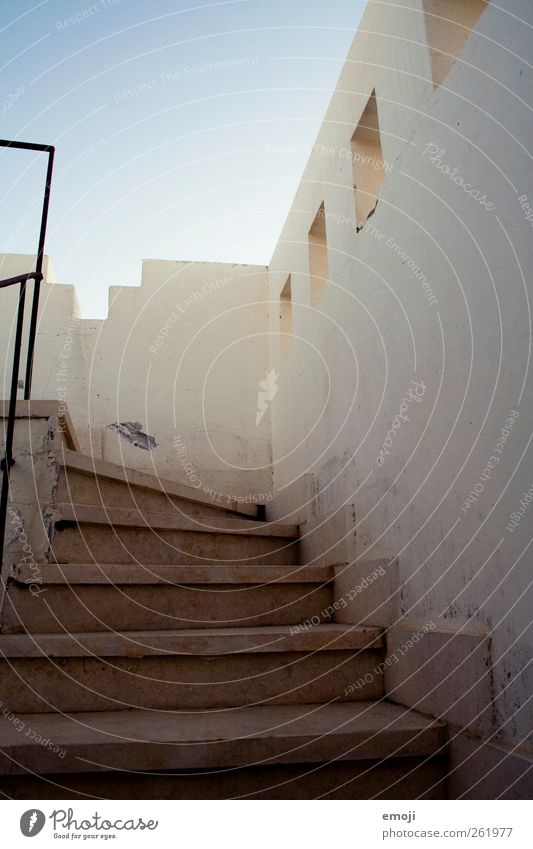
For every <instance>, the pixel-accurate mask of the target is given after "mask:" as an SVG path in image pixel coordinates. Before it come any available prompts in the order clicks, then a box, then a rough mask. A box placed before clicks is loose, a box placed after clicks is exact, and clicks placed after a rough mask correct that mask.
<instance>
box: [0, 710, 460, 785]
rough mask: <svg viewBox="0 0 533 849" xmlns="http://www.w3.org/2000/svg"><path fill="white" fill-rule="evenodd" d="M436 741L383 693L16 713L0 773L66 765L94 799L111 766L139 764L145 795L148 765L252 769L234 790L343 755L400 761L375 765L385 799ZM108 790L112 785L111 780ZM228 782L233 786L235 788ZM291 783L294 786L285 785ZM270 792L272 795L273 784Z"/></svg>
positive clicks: (4, 728)
mask: <svg viewBox="0 0 533 849" xmlns="http://www.w3.org/2000/svg"><path fill="white" fill-rule="evenodd" d="M446 741H447V732H446V727H445V726H444V724H443V723H441V722H438V721H437V720H431V719H428V718H426V717H425V716H422V715H421V714H418V713H416V712H414V711H410V710H407V709H405V708H402V707H399V706H397V705H393V704H390V703H387V702H384V701H381V702H372V701H364V702H359V703H357V704H347V703H344V704H327V705H324V704H307V705H270V706H257V707H249V708H237V709H233V710H226V711H217V712H214V713H213V712H204V711H201V712H198V711H195V712H186V713H176V712H154V711H142V710H123V711H117V712H104V713H98V712H96V713H94V712H93V713H89V712H84V713H76V714H71V715H51V714H23V715H20V716H18V727H16V726H15V724H14V723H13V722H12V721H11V722H10V721H9V720H8V718H4V719H3V720H1V721H0V750H1V751H2V752H3V753H4V760H3V762H2V765H1V766H0V771H1V772H3V773H4V774H7V775H17V774H24V772H26V771H28V772H35V773H40V774H45V775H50V776H53V775H56V774H58V773H66V774H70V775H71V777H72V776H73V774H75V773H92V774H95V773H97V774H99V778H100V783H101V788H100V790H99V791H98V795H100V794H102V795H103V796H104V797H105V796H106V795H107V794H108V793H109V792H110V791H111V790H112V788H113V787H114V785H115V781H118V782H119V784H120V781H121V776H120V774H118V773H127V774H129V773H131V772H133V773H143V772H144V773H148V772H149V773H150V775H146V776H145V788H146V792H147V794H149V796H150V798H154V796H153V795H151V794H153V793H154V792H155V787H154V783H155V785H156V787H157V784H158V779H161V780H162V782H163V783H164V782H165V779H166V776H164V775H163V776H158V775H157V774H156V775H154V772H155V773H157V772H159V771H162V770H172V771H173V772H174V773H175V772H176V771H178V773H179V771H184V772H185V771H187V772H188V773H190V771H196V770H214V771H216V770H226V771H227V770H230V771H231V772H232V773H233V779H235V772H237V773H238V774H241V775H242V777H243V778H244V777H246V776H247V775H249V771H250V770H253V769H255V770H256V778H255V781H254V783H248V785H246V784H245V783H244V781H243V782H242V785H241V787H242V789H240V792H241V793H242V794H249V793H253V792H254V790H256V789H260V788H261V786H263V787H265V786H266V787H268V783H267V781H268V770H269V768H272V767H273V766H274V765H294V764H299V765H302V764H307V765H308V769H307V773H308V774H309V775H313V773H314V772H315V769H316V767H315V768H313V765H317V764H322V765H326V764H328V763H330V762H332V761H336V762H337V763H340V762H350V763H351V764H352V767H354V766H355V764H356V763H359V776H360V777H362V774H364V768H365V767H366V768H367V770H368V767H369V766H370V765H372V767H377V766H379V765H382V766H387V765H388V764H389V763H390V762H391V761H392V763H393V764H396V765H398V764H401V763H402V761H403V763H404V768H403V770H401V769H400V770H398V769H395V770H394V769H391V770H389V771H384V772H383V773H382V774H381V781H380V782H379V784H380V785H381V786H376V785H375V784H374V786H373V791H374V793H376V792H379V791H384V790H387V789H388V790H389V792H390V793H391V796H392V798H397V796H396V795H395V794H396V793H397V792H398V789H399V788H398V784H397V783H396V782H398V779H404V780H405V779H406V777H408V776H409V773H411V771H412V768H413V759H416V760H417V761H418V765H419V766H420V765H421V761H422V759H424V760H428V761H429V762H431V761H432V760H433V759H435V758H439V757H440V758H443V757H444V755H445V750H446ZM261 769H263V770H266V775H265V776H263V780H262V782H261V781H258V778H259V775H260V771H261ZM402 773H403V774H402ZM428 773H429V774H428ZM425 775H426V779H427V780H428V782H429V783H427V784H426V785H425V786H422V787H418V786H417V787H416V789H417V790H419V791H420V793H422V792H424V791H427V790H428V789H429V788H430V787H431V783H433V782H434V781H435V780H436V781H439V780H440V779H441V778H442V774H441V772H439V771H438V770H437V771H436V770H435V769H433V770H431V771H426V773H425ZM142 777H143V776H142V775H138V776H137V778H138V779H142ZM173 777H174V778H176V779H178V780H177V781H176V785H177V788H176V786H175V789H178V791H179V795H183V796H184V798H188V796H187V795H186V794H187V792H191V791H193V792H194V786H195V784H196V785H198V784H199V783H200V784H201V783H202V782H201V781H200V782H198V780H196V781H195V780H194V778H196V779H198V774H196V776H194V774H193V776H188V777H189V779H190V787H189V788H188V787H187V779H186V778H182V779H181V782H180V781H179V776H175V775H174V776H173ZM216 777H217V781H216V782H215V784H216V786H217V788H218V789H217V791H216V792H218V793H220V791H221V789H222V788H223V787H224V773H221V772H219V773H218V774H217V776H216ZM352 778H353V776H352ZM265 779H266V780H265ZM300 782H304V784H303V785H301V784H300ZM305 782H306V771H304V770H301V772H300V780H299V782H298V784H299V785H300V789H299V793H300V794H302V792H303V790H304V787H305ZM203 783H204V784H205V781H204V782H203ZM150 784H151V789H150ZM315 784H316V782H315ZM254 785H255V786H254ZM67 786H68V784H67ZM307 786H308V785H307ZM319 787H320V788H321V789H320V792H321V793H324V792H325V791H326V790H327V789H328V788H327V786H324V782H323V781H322V782H319ZM102 788H106V789H105V790H104V789H102ZM114 789H115V792H116V791H117V787H116V786H115V787H114ZM236 789H237V788H236V787H235V785H233V789H232V793H233V794H235V795H236ZM291 789H292V792H294V789H295V788H294V786H293V787H292V788H291ZM411 790H413V785H412V784H411ZM272 791H273V792H274V793H275V792H276V788H275V787H274V788H272ZM212 792H213V787H211V793H212ZM313 792H314V793H316V790H314V791H313ZM147 797H148V796H147ZM127 798H129V796H128V797H127ZM207 798H210V796H208V797H207ZM274 798H277V797H276V796H274ZM298 798H300V796H298ZM302 798H309V797H308V796H306V795H303V796H302ZM311 798H312V797H311ZM411 798H414V797H413V796H411Z"/></svg>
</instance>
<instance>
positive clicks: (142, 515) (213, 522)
mask: <svg viewBox="0 0 533 849" xmlns="http://www.w3.org/2000/svg"><path fill="white" fill-rule="evenodd" d="M56 521H57V522H58V523H65V522H67V523H68V522H78V523H83V524H87V525H112V526H113V527H133V528H142V529H146V528H148V529H153V530H162V531H191V532H197V533H198V532H201V533H206V534H240V535H245V536H247V537H248V536H259V537H278V538H296V537H298V534H299V528H298V525H290V524H285V523H282V522H258V521H257V520H255V521H254V520H253V519H251V518H246V519H244V518H241V517H237V516H225V515H220V516H216V517H214V518H213V517H211V516H205V517H197V516H185V515H180V514H179V513H168V512H152V511H148V510H147V511H144V510H136V509H133V510H132V509H129V508H122V507H111V508H106V507H99V506H95V505H93V504H68V503H66V504H65V503H60V504H58V506H57V509H56Z"/></svg>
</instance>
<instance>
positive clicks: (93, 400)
mask: <svg viewBox="0 0 533 849" xmlns="http://www.w3.org/2000/svg"><path fill="white" fill-rule="evenodd" d="M31 262H32V259H31V257H14V256H10V257H9V258H5V261H3V259H2V258H0V264H2V267H3V269H6V268H7V267H8V266H9V268H10V269H13V268H16V271H13V273H17V272H20V271H22V270H25V269H26V267H27V268H30V267H31ZM2 273H3V271H2ZM6 276H7V274H6ZM266 292H267V276H266V269H265V268H263V267H259V266H242V265H231V264H221V263H192V262H191V263H189V262H167V261H159V260H147V261H145V262H144V264H143V273H142V285H141V286H140V287H129V286H124V287H111V289H110V292H109V313H108V317H107V319H105V320H84V319H80V318H79V314H78V311H77V306H76V302H75V295H74V291H73V288H72V287H71V286H63V285H55V284H52V285H48V284H45V285H44V286H43V289H42V308H41V312H40V321H39V333H38V336H37V343H36V351H37V354H36V362H35V372H34V383H33V390H32V397H33V398H34V399H39V398H43V399H56V400H59V401H61V402H62V403H64V404H65V406H66V407H67V408H68V410H69V412H70V414H71V416H72V420H73V422H74V425H75V427H76V431H77V433H78V437H79V441H80V445H81V449H82V450H83V451H84V452H86V453H88V454H91V455H93V456H95V457H98V458H103V459H106V460H110V461H112V462H118V463H124V464H125V465H127V466H131V467H133V468H137V469H140V470H141V471H147V472H151V473H157V474H160V475H161V476H163V477H165V478H168V479H171V480H178V481H180V482H188V483H190V485H192V486H195V487H198V488H208V489H209V490H210V491H212V493H213V497H214V498H215V497H216V496H217V494H220V493H223V494H229V495H238V496H240V497H243V498H244V497H247V498H248V499H249V500H254V501H255V500H257V501H258V502H259V503H262V502H264V501H266V500H268V499H269V498H271V497H272V485H271V445H270V414H269V411H268V410H267V411H266V413H265V414H264V415H263V416H262V417H261V420H260V421H259V422H258V423H257V424H256V418H257V416H256V413H257V403H258V393H259V383H260V381H262V380H263V379H264V378H265V375H266V368H267V363H268V354H267V351H268V338H267V329H268V309H267V304H266ZM3 307H4V310H3V315H4V321H3V331H4V332H3V333H2V339H3V344H4V351H5V352H6V351H7V346H8V340H9V338H10V335H11V333H10V330H9V326H10V325H9V322H10V321H11V316H13V315H14V314H15V309H16V293H15V292H10V293H9V299H8V298H6V297H4V296H3ZM4 379H5V386H7V385H8V379H9V375H8V374H7V372H6V374H5V377H4ZM4 397H7V396H6V394H5V390H4Z"/></svg>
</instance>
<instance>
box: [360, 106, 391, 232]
mask: <svg viewBox="0 0 533 849" xmlns="http://www.w3.org/2000/svg"><path fill="white" fill-rule="evenodd" d="M352 168H353V187H354V191H355V220H356V222H357V226H358V227H362V226H363V224H364V223H365V221H366V219H367V218H368V216H369V214H370V213H371V212H372V211H373V210H374V209H375V206H376V203H377V200H378V194H379V190H380V189H381V186H382V185H383V181H384V179H385V169H384V164H383V151H382V149H381V134H380V131H379V117H378V104H377V101H376V92H375V90H374V91H373V92H372V94H371V95H370V97H369V98H368V102H367V104H366V106H365V109H364V112H363V114H362V115H361V118H360V120H359V123H358V125H357V127H356V129H355V132H354V134H353V136H352Z"/></svg>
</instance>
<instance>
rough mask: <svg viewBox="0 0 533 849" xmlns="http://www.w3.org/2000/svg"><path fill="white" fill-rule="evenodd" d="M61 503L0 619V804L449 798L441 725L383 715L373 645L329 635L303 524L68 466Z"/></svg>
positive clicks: (373, 639)
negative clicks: (302, 547) (42, 549)
mask: <svg viewBox="0 0 533 849" xmlns="http://www.w3.org/2000/svg"><path fill="white" fill-rule="evenodd" d="M56 505H57V508H56V510H55V523H54V527H53V534H52V537H51V548H50V555H49V558H48V562H47V563H43V564H40V565H39V568H38V574H36V569H35V565H33V567H31V566H24V565H19V566H17V567H16V570H15V573H14V574H13V575H12V576H11V578H10V579H9V582H8V586H7V593H6V598H5V602H4V607H3V616H2V625H1V633H0V711H1V712H2V713H3V717H2V721H1V722H0V750H1V752H2V755H1V756H0V758H1V765H0V790H1V791H2V792H3V793H4V794H7V795H8V796H12V797H15V798H20V799H22V798H31V799H35V798H47V799H53V798H58V799H61V798H91V797H96V798H130V799H131V798H161V799H164V798H170V799H180V798H184V799H195V798H198V799H227V798H264V799H310V798H319V797H320V798H321V797H324V798H332V799H333V798H334V799H354V798H355V799H366V798H374V797H376V798H393V799H402V798H405V799H415V798H418V797H423V798H443V797H444V796H445V774H446V738H447V733H446V728H445V726H444V725H443V723H440V722H438V721H435V720H433V719H431V718H427V717H425V716H423V715H421V714H418V713H416V712H413V711H409V710H406V709H404V708H402V707H400V706H398V705H394V704H392V703H390V702H388V701H386V700H385V699H384V686H383V678H382V675H381V673H380V672H379V671H378V670H377V667H378V665H379V664H380V663H381V662H382V661H383V659H384V657H385V653H386V640H385V635H384V633H383V632H382V630H381V629H379V628H370V627H357V626H352V625H341V624H338V623H335V622H334V621H332V620H331V613H330V612H329V611H331V610H332V602H333V598H334V569H333V566H327V567H326V566H315V565H305V564H303V565H302V564H301V563H300V558H299V542H298V536H299V529H298V527H297V526H295V525H290V524H283V523H277V522H270V523H269V522H261V521H259V520H258V517H257V516H254V515H252V514H253V512H254V508H248V510H247V511H244V510H242V509H240V508H239V505H237V504H233V503H232V504H227V505H225V507H220V506H214V505H213V504H212V503H211V501H210V500H209V499H208V498H205V497H204V498H203V500H202V496H201V495H199V494H198V493H197V492H196V491H194V490H191V489H188V488H187V487H184V486H180V485H178V484H176V483H172V482H165V481H163V482H162V481H161V480H160V479H158V478H156V477H152V476H151V475H147V474H144V473H140V472H136V471H134V470H128V469H124V468H123V467H121V466H117V465H113V464H111V463H107V462H102V461H94V460H92V459H91V458H89V457H85V456H83V455H82V454H80V453H79V452H76V451H69V450H65V451H64V452H63V456H62V460H61V463H60V469H59V477H58V485H57V492H56ZM311 621H313V622H314V623H318V624H314V625H303V626H302V624H301V623H306V622H307V623H309V622H311ZM299 625H300V627H298V626H299ZM365 676H366V679H365V681H366V683H365V686H364V687H363V688H362V689H359V688H357V687H356V686H354V684H355V683H356V682H357V681H358V679H361V678H364V677H365Z"/></svg>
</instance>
